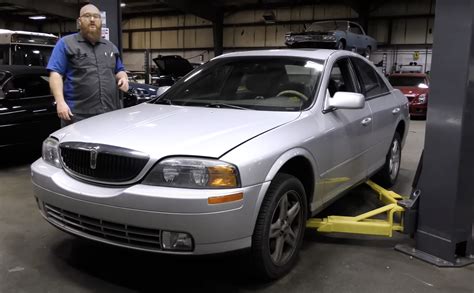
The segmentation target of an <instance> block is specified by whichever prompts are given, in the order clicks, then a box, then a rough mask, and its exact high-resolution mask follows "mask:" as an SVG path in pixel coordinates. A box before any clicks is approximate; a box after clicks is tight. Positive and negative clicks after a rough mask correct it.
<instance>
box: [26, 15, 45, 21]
mask: <svg viewBox="0 0 474 293" xmlns="http://www.w3.org/2000/svg"><path fill="white" fill-rule="evenodd" d="M28 18H29V19H33V20H43V19H46V16H44V15H33V16H29V17H28Z"/></svg>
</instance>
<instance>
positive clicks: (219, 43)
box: [212, 11, 224, 56]
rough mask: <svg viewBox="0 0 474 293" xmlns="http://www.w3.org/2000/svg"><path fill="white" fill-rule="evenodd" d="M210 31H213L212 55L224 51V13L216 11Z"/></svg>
mask: <svg viewBox="0 0 474 293" xmlns="http://www.w3.org/2000/svg"><path fill="white" fill-rule="evenodd" d="M212 31H213V33H214V56H219V55H221V54H222V53H224V13H223V12H222V11H218V12H217V15H216V18H215V21H213V26H212Z"/></svg>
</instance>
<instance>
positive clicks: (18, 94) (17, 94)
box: [5, 89, 25, 99]
mask: <svg viewBox="0 0 474 293" xmlns="http://www.w3.org/2000/svg"><path fill="white" fill-rule="evenodd" d="M24 96H25V90H24V89H16V90H8V91H7V92H6V93H5V98H7V99H18V98H23V97H24Z"/></svg>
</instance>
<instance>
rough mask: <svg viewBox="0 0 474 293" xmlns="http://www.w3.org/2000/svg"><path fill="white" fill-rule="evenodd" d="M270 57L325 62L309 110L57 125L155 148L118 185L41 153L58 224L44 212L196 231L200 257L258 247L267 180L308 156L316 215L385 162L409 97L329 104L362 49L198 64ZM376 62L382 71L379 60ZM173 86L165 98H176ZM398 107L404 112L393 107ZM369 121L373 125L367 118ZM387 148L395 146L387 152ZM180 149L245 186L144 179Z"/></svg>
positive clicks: (175, 112) (155, 111)
mask: <svg viewBox="0 0 474 293" xmlns="http://www.w3.org/2000/svg"><path fill="white" fill-rule="evenodd" d="M269 56H272V57H274V58H285V57H298V58H303V59H304V58H308V60H316V59H317V60H321V61H322V62H321V63H317V64H318V65H317V66H315V67H314V68H313V69H314V70H321V72H320V73H321V76H320V79H319V81H318V84H317V86H318V88H319V90H317V91H316V92H315V93H314V97H310V98H311V100H312V103H311V104H310V105H309V106H308V107H306V108H304V109H301V110H298V109H297V110H296V111H295V110H291V111H290V110H288V111H269V110H268V111H267V110H266V111H259V110H241V109H230V108H212V107H196V106H178V105H169V104H167V103H159V104H148V103H144V104H140V105H137V106H135V107H131V108H127V109H122V110H119V111H115V112H111V113H107V114H103V115H99V116H97V117H94V118H91V119H87V120H84V121H81V122H79V123H76V124H73V125H71V126H68V127H66V128H63V129H61V130H59V131H57V132H55V133H54V134H53V136H54V137H56V138H57V139H58V140H59V142H60V143H64V142H70V141H80V142H87V143H91V144H92V145H94V144H108V145H112V146H117V147H122V148H128V149H133V150H136V151H139V152H143V153H146V154H148V155H149V157H150V160H149V162H148V163H147V164H146V166H145V167H144V168H143V170H142V171H141V173H140V175H138V176H137V177H136V178H135V179H134V180H133V182H127V184H122V185H120V184H119V185H116V186H111V185H110V184H95V183H93V182H90V181H87V180H81V179H77V178H74V177H71V176H69V174H67V173H66V172H65V171H64V170H63V169H61V168H56V167H53V166H51V165H50V164H49V163H46V162H45V161H44V160H42V159H39V160H38V161H36V162H35V163H34V164H33V166H32V174H33V177H32V178H33V183H34V185H35V195H36V196H37V197H38V200H39V202H40V208H41V209H42V211H43V214H44V216H45V217H46V219H47V220H48V221H50V222H51V219H50V218H48V215H47V214H45V212H44V210H45V206H46V205H48V204H51V205H54V206H56V207H58V208H60V209H61V208H62V209H65V210H67V211H68V212H72V213H78V214H84V215H86V216H88V217H93V218H98V219H102V220H105V221H111V222H114V223H115V222H118V223H122V224H128V225H134V226H138V227H145V228H156V229H160V230H162V229H165V230H166V229H169V230H172V231H184V232H188V233H190V234H191V235H192V236H193V238H194V240H195V246H194V250H193V251H192V252H189V253H191V254H205V253H217V252H223V251H230V250H235V249H238V248H245V247H249V246H250V245H251V244H252V243H251V236H252V233H253V229H254V227H255V223H256V220H257V217H258V214H259V211H260V207H261V204H262V202H263V200H264V198H265V196H266V193H267V190H268V187H269V186H270V184H271V183H272V180H273V179H274V178H275V176H276V175H277V174H278V173H279V172H281V170H282V168H283V167H284V166H285V164H286V163H288V162H290V161H292V160H296V159H298V160H303V161H304V162H307V164H306V165H307V166H309V168H310V170H308V172H310V173H311V174H310V181H311V182H309V183H308V184H309V185H308V186H307V187H306V188H307V190H308V192H312V194H307V196H308V201H309V207H310V213H311V214H314V213H315V212H317V211H319V210H320V209H321V208H322V207H323V206H324V205H325V204H327V203H328V202H330V201H332V200H334V199H335V198H336V197H338V196H340V195H341V194H343V192H344V191H346V190H348V189H349V188H352V187H354V186H356V185H357V184H359V183H360V182H362V181H364V180H366V179H367V178H368V177H369V176H371V175H373V173H374V172H375V171H376V170H378V169H379V168H381V167H382V165H383V164H384V160H383V158H385V155H386V153H387V152H388V146H389V144H390V142H391V139H392V138H393V135H394V133H395V129H396V128H397V126H398V123H406V127H407V129H408V109H407V107H406V105H407V100H406V98H405V97H404V96H403V95H401V94H400V92H399V91H398V90H394V89H393V88H392V87H391V86H390V85H389V84H387V92H386V93H384V95H381V96H378V97H374V98H373V99H371V100H367V101H366V102H365V103H364V105H363V107H361V108H360V109H330V111H327V105H328V99H330V98H331V97H330V96H328V85H329V81H330V79H331V69H332V68H333V67H334V66H335V64H336V63H337V62H339V61H340V60H342V59H347V60H349V59H348V58H349V57H350V58H359V59H360V60H363V62H367V61H366V59H365V58H363V57H361V56H360V55H358V54H355V53H352V52H348V51H334V50H266V51H253V52H238V53H231V54H226V55H221V56H219V57H217V58H215V59H214V60H216V61H211V62H210V65H208V64H206V65H203V66H202V67H200V69H198V71H196V72H195V74H196V75H199V74H200V73H201V71H199V70H202V74H205V72H206V70H209V71H213V67H212V66H213V64H220V63H218V62H221V61H229V62H231V61H232V62H238V60H241V59H242V58H243V59H244V60H245V58H247V57H250V58H251V60H256V59H255V58H257V57H262V58H268V57H269ZM235 60H237V61H235ZM252 62H253V61H252ZM313 63H314V62H313ZM246 64H247V63H246ZM314 64H316V63H314ZM314 64H313V65H314ZM319 64H321V65H319ZM322 64H324V65H322ZM367 64H369V63H367ZM370 68H371V70H374V71H375V67H374V66H373V65H370ZM355 74H356V73H354V79H355V81H354V82H357V80H358V79H356V75H355ZM376 74H379V73H376ZM193 78H198V77H195V76H189V77H187V78H186V80H183V81H180V82H179V83H177V84H176V85H175V87H182V86H184V87H185V86H187V83H192V80H193ZM380 78H381V79H382V80H384V77H382V76H380ZM384 82H386V81H384ZM172 90H173V88H171V89H170V92H168V93H167V94H165V97H166V95H173V91H172ZM171 102H173V101H171ZM394 107H400V108H401V110H400V111H398V112H396V113H394V114H393V113H392V111H393V109H394ZM404 107H405V108H404ZM387 116H389V117H387ZM367 118H371V121H372V122H373V123H372V124H364V123H363V122H364V121H366V119H367ZM374 127H377V128H380V129H375V130H374V129H373V128H374ZM405 137H406V132H405V133H403V138H405ZM384 147H386V150H385V152H384V153H381V152H382V150H383V148H384ZM379 149H380V151H379ZM373 152H375V153H377V154H378V157H377V158H375V156H372V153H373ZM174 156H180V157H183V156H185V157H195V158H199V157H205V158H215V159H218V160H220V161H222V162H226V163H229V164H231V165H233V166H235V167H236V168H237V170H238V172H239V178H240V185H239V187H238V188H230V189H224V188H222V189H203V190H201V189H189V188H175V187H163V186H161V187H158V186H150V185H145V184H144V182H143V178H146V176H147V174H149V173H148V172H149V171H150V169H151V168H152V167H153V166H154V165H155V164H156V163H157V162H159V161H161V160H162V159H164V158H169V157H174ZM235 193H242V194H243V199H242V200H238V201H233V202H229V203H224V204H219V205H210V204H208V202H207V200H208V198H209V197H216V196H217V197H219V196H223V195H230V194H235ZM122 213H123V217H121V214H122ZM53 225H56V226H58V225H57V224H55V223H53ZM59 228H61V227H59ZM63 228H64V227H63ZM69 232H71V233H73V234H76V235H79V236H82V237H88V238H90V239H94V240H97V241H103V242H106V243H111V244H116V245H119V246H125V247H129V248H135V249H140V248H137V247H135V246H133V245H124V244H117V243H113V241H112V242H111V241H109V240H107V239H102V238H101V239H97V238H93V237H92V236H90V235H83V232H81V231H71V230H69ZM91 237H92V238H91ZM145 250H146V249H145ZM153 251H155V250H153ZM158 252H161V251H158ZM175 253H180V252H175ZM189 253H184V254H189Z"/></svg>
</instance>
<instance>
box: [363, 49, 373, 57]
mask: <svg viewBox="0 0 474 293" xmlns="http://www.w3.org/2000/svg"><path fill="white" fill-rule="evenodd" d="M371 51H372V50H371V49H370V47H367V48H366V49H365V52H364V57H365V58H367V59H369V58H370V53H371Z"/></svg>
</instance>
